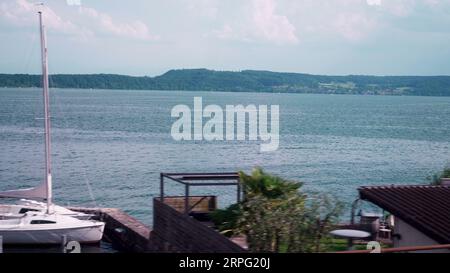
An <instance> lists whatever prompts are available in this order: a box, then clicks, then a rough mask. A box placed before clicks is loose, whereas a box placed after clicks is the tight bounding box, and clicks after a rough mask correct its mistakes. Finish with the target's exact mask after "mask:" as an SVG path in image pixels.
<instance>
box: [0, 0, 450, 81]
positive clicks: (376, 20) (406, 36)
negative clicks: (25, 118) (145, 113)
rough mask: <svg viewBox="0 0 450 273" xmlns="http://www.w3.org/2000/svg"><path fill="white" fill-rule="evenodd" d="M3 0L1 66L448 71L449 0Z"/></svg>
mask: <svg viewBox="0 0 450 273" xmlns="http://www.w3.org/2000/svg"><path fill="white" fill-rule="evenodd" d="M38 1H39V0H36V1H30V0H0V73H30V74H38V73H40V70H39V69H40V67H39V58H40V55H39V32H38V17H37V11H38V9H39V8H41V9H43V12H44V21H45V25H46V27H47V42H48V50H49V71H50V73H52V74H56V73H68V74H81V73H82V74H91V73H114V74H126V75H136V76H142V75H147V76H155V75H160V74H162V73H164V72H166V71H168V70H170V69H181V68H208V69H214V70H231V71H240V70H245V69H255V70H270V71H280V72H299V73H310V74H322V75H348V74H359V75H360V74H363V75H450V0H158V1H157V0H129V1H123V0H122V1H119V0H47V1H42V0H40V2H44V3H45V6H44V7H39V6H37V5H36V4H35V3H36V2H38Z"/></svg>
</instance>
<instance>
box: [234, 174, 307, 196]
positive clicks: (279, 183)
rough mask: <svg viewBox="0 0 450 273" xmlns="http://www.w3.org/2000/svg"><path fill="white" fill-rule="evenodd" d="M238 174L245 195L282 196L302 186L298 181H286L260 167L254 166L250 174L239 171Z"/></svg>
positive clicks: (296, 190)
mask: <svg viewBox="0 0 450 273" xmlns="http://www.w3.org/2000/svg"><path fill="white" fill-rule="evenodd" d="M239 176H240V179H241V183H242V185H243V186H244V192H245V194H246V196H247V197H251V196H254V195H262V196H264V197H266V198H269V199H274V198H282V197H285V196H287V195H289V194H293V193H297V192H298V189H299V188H300V187H301V186H302V183H300V182H294V181H287V180H285V179H283V178H280V177H277V176H273V175H270V174H267V173H265V172H264V171H263V170H262V169H261V168H255V169H254V170H253V172H252V175H246V174H245V173H244V172H239Z"/></svg>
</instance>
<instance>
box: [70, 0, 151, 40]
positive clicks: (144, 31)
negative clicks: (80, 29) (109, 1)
mask: <svg viewBox="0 0 450 273" xmlns="http://www.w3.org/2000/svg"><path fill="white" fill-rule="evenodd" d="M78 13H79V15H80V18H83V21H84V23H85V24H86V23H88V24H89V26H90V27H91V28H94V29H95V30H97V31H98V32H101V33H107V34H113V35H117V36H121V37H129V38H136V39H141V40H157V39H159V36H156V35H152V34H151V33H150V31H149V28H148V27H147V25H146V24H145V23H143V22H142V21H139V20H136V21H134V22H129V23H123V22H115V21H114V20H113V18H112V17H111V16H109V15H108V14H106V13H102V12H99V11H97V10H95V9H93V8H88V7H79V8H78Z"/></svg>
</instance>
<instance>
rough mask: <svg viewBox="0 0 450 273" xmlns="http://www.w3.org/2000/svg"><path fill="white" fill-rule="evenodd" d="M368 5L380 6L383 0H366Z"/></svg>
mask: <svg viewBox="0 0 450 273" xmlns="http://www.w3.org/2000/svg"><path fill="white" fill-rule="evenodd" d="M366 2H367V5H369V6H380V5H381V0H366Z"/></svg>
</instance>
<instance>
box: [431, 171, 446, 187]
mask: <svg viewBox="0 0 450 273" xmlns="http://www.w3.org/2000/svg"><path fill="white" fill-rule="evenodd" d="M442 178H450V167H446V168H444V170H443V171H442V172H440V173H438V174H434V175H433V176H431V177H428V180H430V184H431V185H435V186H438V185H440V184H441V179H442Z"/></svg>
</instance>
